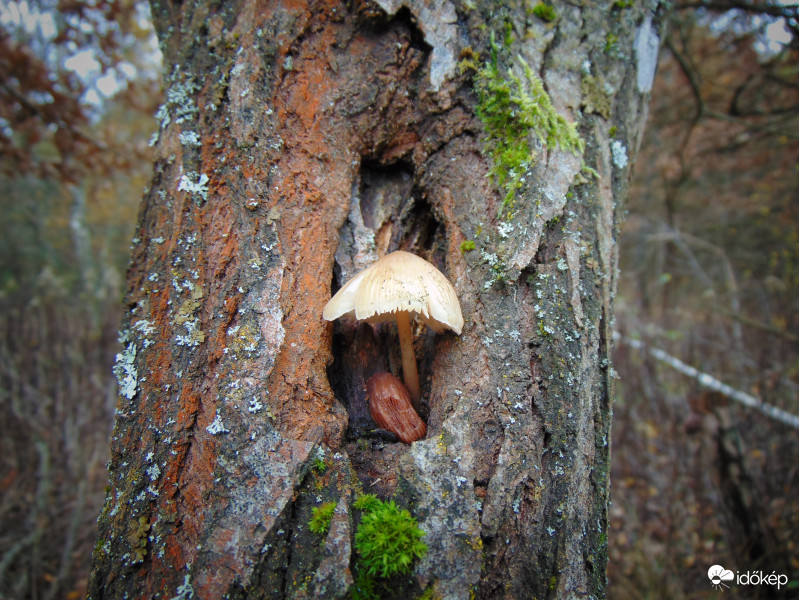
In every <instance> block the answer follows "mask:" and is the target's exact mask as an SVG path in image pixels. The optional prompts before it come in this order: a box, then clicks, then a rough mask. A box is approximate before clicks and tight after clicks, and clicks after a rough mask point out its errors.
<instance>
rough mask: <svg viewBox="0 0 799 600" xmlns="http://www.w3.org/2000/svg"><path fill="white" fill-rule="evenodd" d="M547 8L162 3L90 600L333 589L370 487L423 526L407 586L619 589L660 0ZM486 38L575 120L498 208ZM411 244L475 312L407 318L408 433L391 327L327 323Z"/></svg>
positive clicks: (319, 593) (596, 592) (403, 591)
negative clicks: (625, 239) (394, 407)
mask: <svg viewBox="0 0 799 600" xmlns="http://www.w3.org/2000/svg"><path fill="white" fill-rule="evenodd" d="M553 7H554V13H551V14H549V15H546V14H544V11H543V10H542V9H540V8H537V7H535V6H533V5H532V3H522V2H507V3H503V5H502V6H498V4H497V3H496V2H493V1H492V0H474V1H472V2H465V3H462V4H457V5H456V4H455V3H451V2H448V1H446V0H442V1H441V2H425V1H422V0H402V1H400V0H378V1H375V2H372V1H368V0H363V1H357V0H355V1H353V2H351V3H349V4H345V3H339V2H335V1H318V2H313V1H303V0H297V1H295V2H269V3H265V2H257V1H252V0H239V1H229V2H223V3H214V2H210V1H209V0H196V1H193V2H185V3H183V5H182V6H179V5H177V4H175V3H171V2H166V1H163V2H162V1H158V0H153V17H154V20H155V23H156V28H157V29H158V32H159V36H160V39H161V44H162V50H163V53H164V64H165V65H169V67H168V69H167V70H168V74H167V81H166V85H167V102H166V104H165V106H164V107H163V109H162V110H161V111H160V112H159V118H161V129H160V132H159V139H158V142H157V155H158V156H157V159H156V164H155V170H154V175H153V181H152V185H151V187H150V189H149V190H147V192H146V193H145V197H144V202H143V204H142V209H141V213H140V216H139V231H138V234H137V237H136V238H135V240H134V248H133V259H132V264H131V268H130V272H129V286H130V287H129V292H128V295H127V307H128V309H129V315H128V317H127V318H126V322H125V324H124V330H123V332H122V334H121V338H122V341H123V345H124V351H123V352H122V353H121V354H120V355H119V356H118V357H117V366H116V369H115V371H116V373H117V375H118V378H119V381H120V393H121V399H120V403H119V406H118V409H117V422H116V427H115V430H114V434H113V441H112V452H113V455H112V461H111V465H110V470H111V486H110V491H109V495H108V499H107V502H106V506H105V508H104V510H103V512H102V514H101V517H100V520H99V526H100V535H99V539H98V543H97V547H96V550H95V557H94V568H93V573H92V578H91V581H90V592H89V595H90V597H92V598H96V599H99V598H122V597H130V598H134V597H139V598H152V597H161V598H192V597H193V598H221V597H231V598H245V597H246V598H250V597H255V598H262V597H264V598H341V597H344V596H345V595H346V594H347V593H348V591H349V590H350V589H351V587H352V581H353V578H352V571H351V568H350V567H351V566H352V564H353V563H354V560H355V558H356V556H355V552H354V550H353V545H352V538H353V534H354V523H355V521H354V520H353V510H352V508H351V504H352V501H353V500H354V498H355V497H356V496H357V494H358V493H360V492H361V491H368V492H375V493H378V495H380V496H381V497H384V498H387V497H388V496H391V495H393V497H394V498H396V500H397V502H398V503H399V504H401V505H403V506H407V507H408V508H409V509H410V510H411V512H412V514H413V515H414V516H415V517H416V518H417V520H418V523H419V526H420V527H421V528H422V529H423V530H424V531H425V532H426V536H425V538H424V540H425V542H426V543H427V545H428V547H429V552H428V553H427V555H426V556H425V557H424V558H423V559H421V560H420V561H418V562H417V564H416V566H415V572H414V576H413V577H412V578H410V579H409V580H407V581H406V580H403V581H402V582H400V583H398V584H397V587H396V588H395V589H396V591H395V594H396V597H402V598H410V597H414V595H418V594H420V593H421V592H422V591H423V590H425V589H428V588H431V589H432V591H433V592H434V594H435V597H440V598H469V597H470V594H474V597H477V598H532V597H537V598H546V597H569V596H571V595H579V596H594V597H602V596H604V590H605V572H606V562H607V502H608V497H609V480H608V471H609V469H608V467H609V459H610V456H609V453H610V446H609V442H610V417H611V399H612V388H613V372H612V369H611V367H610V343H611V328H612V314H613V312H612V307H613V295H614V290H615V280H616V268H617V258H616V235H617V229H618V225H619V220H620V218H621V214H622V211H623V208H622V207H623V201H624V198H625V195H626V192H627V182H628V179H629V172H630V167H631V162H632V160H633V157H634V154H635V151H636V149H637V146H638V140H639V138H640V135H641V130H642V127H643V123H644V120H645V113H646V101H647V99H648V93H649V91H650V89H651V84H652V78H653V77H654V69H655V63H656V57H657V51H658V45H659V35H658V33H657V31H658V28H659V23H660V22H661V15H660V14H659V13H658V12H657V11H655V12H653V8H652V3H638V2H635V3H628V2H616V3H614V4H606V3H600V5H595V4H588V5H586V6H584V7H579V6H574V5H570V4H565V3H555V4H554V5H553ZM553 16H554V20H548V19H549V17H553ZM492 33H493V34H494V35H495V36H496V40H497V43H496V52H495V54H496V57H497V65H498V69H499V73H500V74H502V76H507V77H508V81H511V80H512V78H511V76H510V75H508V73H509V72H513V73H515V74H516V75H517V76H518V77H519V78H521V80H522V81H523V77H524V76H523V73H522V72H521V70H520V69H521V67H522V65H523V63H522V61H524V62H525V63H527V64H528V65H529V66H530V67H531V69H532V72H533V73H534V74H536V75H537V76H538V77H540V79H541V80H542V81H543V83H544V86H545V88H546V90H547V92H548V95H549V98H550V99H551V102H552V104H553V105H554V108H555V110H556V111H557V112H558V114H560V115H562V116H563V117H565V118H566V119H567V120H568V121H573V122H576V123H577V125H578V127H579V132H580V135H581V136H582V138H583V140H584V141H585V150H584V152H579V153H578V154H579V155H574V154H572V153H570V152H567V151H565V150H561V149H558V148H557V147H556V146H552V147H547V146H545V145H544V144H542V143H541V141H540V140H539V139H538V138H537V137H536V136H535V135H531V136H530V143H531V144H533V145H534V154H535V156H536V161H535V162H534V164H533V165H532V166H530V168H529V170H528V172H527V173H526V174H525V176H524V178H523V180H522V182H521V184H520V187H519V189H518V190H517V191H516V192H515V202H514V204H513V209H512V214H511V215H509V214H508V212H509V211H508V210H507V209H506V208H503V206H502V198H503V196H504V195H505V192H504V190H502V189H500V188H499V187H498V186H497V185H495V183H494V182H493V181H492V179H491V178H490V177H488V176H487V175H488V174H489V171H491V169H492V160H491V158H490V157H489V156H488V155H487V154H484V148H485V145H486V143H487V138H486V133H485V128H484V125H483V123H482V122H481V120H480V118H478V116H477V107H478V95H477V94H476V92H475V88H474V79H475V69H474V68H470V65H469V64H468V62H469V61H471V62H472V63H473V66H475V67H477V68H478V69H479V68H480V66H481V65H484V64H485V63H486V61H488V60H490V56H491V50H490V37H491V34H492ZM477 54H479V58H478V57H477ZM461 60H464V61H466V62H464V63H463V64H461V67H462V68H459V65H458V63H459V61H461ZM545 137H546V136H545ZM550 141H551V140H550ZM592 169H593V170H594V171H595V173H594V172H592ZM468 241H471V242H474V250H469V247H470V244H464V245H462V244H463V243H464V242H468ZM395 249H404V250H408V251H411V252H414V253H416V254H419V255H421V256H423V257H425V258H427V259H428V260H430V261H431V262H433V263H434V264H436V265H437V266H438V267H439V268H440V269H441V270H442V271H443V272H444V273H445V274H446V275H447V276H448V277H449V279H450V281H452V282H453V284H454V286H455V288H456V290H457V291H458V294H459V297H460V300H461V306H462V309H463V314H464V317H465V319H466V325H465V327H464V331H463V334H462V335H461V336H459V337H457V336H454V335H453V334H441V335H433V334H432V333H431V332H429V331H422V330H421V329H418V330H417V332H416V353H417V357H418V359H419V369H420V379H421V381H422V395H423V399H422V404H423V411H422V412H423V417H424V418H425V420H426V421H427V424H428V434H427V437H426V439H424V440H421V441H419V442H416V443H414V444H413V445H412V446H410V447H409V446H406V445H404V444H401V443H399V442H396V441H395V440H393V439H392V438H390V437H386V436H381V435H380V434H379V432H375V431H374V425H373V424H372V423H371V421H370V420H369V416H368V411H367V409H366V399H365V389H364V388H365V386H364V381H365V380H366V379H368V377H369V376H370V375H371V374H372V373H373V372H376V371H380V370H391V371H393V372H395V373H398V372H399V365H400V358H399V349H398V346H397V344H396V330H395V329H394V328H393V327H392V326H390V325H381V326H379V327H372V326H369V325H360V326H359V325H358V324H356V323H353V322H351V321H347V320H339V321H337V322H335V323H334V324H329V323H327V322H325V321H323V320H322V318H321V314H322V308H323V306H324V305H325V303H326V302H327V300H328V299H329V298H330V296H331V293H332V292H334V291H335V290H336V289H337V288H338V287H339V286H340V285H341V284H342V283H343V282H344V281H346V280H348V279H349V278H350V277H351V276H352V275H353V274H354V273H356V272H357V271H358V270H359V269H360V268H362V267H364V266H366V265H367V264H369V263H370V262H371V261H372V260H374V259H376V258H377V257H378V256H380V255H382V254H384V253H386V252H388V251H392V250H395ZM322 463H324V464H322ZM323 501H334V502H336V503H337V508H336V512H335V514H334V517H333V520H332V523H331V527H330V531H329V533H328V534H326V535H325V536H320V535H319V534H315V533H312V532H310V531H309V528H308V522H309V520H310V517H311V512H312V509H313V508H314V507H317V506H319V505H320V503H321V502H323Z"/></svg>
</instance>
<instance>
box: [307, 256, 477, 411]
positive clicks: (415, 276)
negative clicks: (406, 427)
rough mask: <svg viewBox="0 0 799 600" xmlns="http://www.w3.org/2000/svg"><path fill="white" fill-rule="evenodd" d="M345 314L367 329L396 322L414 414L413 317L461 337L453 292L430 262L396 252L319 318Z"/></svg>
mask: <svg viewBox="0 0 799 600" xmlns="http://www.w3.org/2000/svg"><path fill="white" fill-rule="evenodd" d="M348 313H354V314H355V318H356V319H359V320H365V321H367V322H369V323H381V322H384V321H390V320H392V319H396V320H397V331H398V333H399V341H400V349H401V350H402V375H403V379H404V380H405V385H406V386H408V390H409V391H410V393H411V398H412V399H413V405H414V407H415V408H416V410H417V411H418V410H419V398H420V396H421V390H420V388H419V372H418V371H417V369H416V355H415V354H414V352H413V334H412V333H411V316H413V315H415V316H418V317H419V318H420V319H422V321H424V322H425V323H426V324H427V325H428V326H429V327H430V328H431V329H433V330H434V331H435V332H436V333H441V332H442V331H444V330H445V329H451V330H452V331H454V332H455V333H457V334H460V332H461V329H463V316H462V315H461V306H460V303H459V302H458V297H457V295H456V294H455V288H453V287H452V284H451V283H450V282H449V281H447V278H446V277H444V275H443V274H442V273H441V271H439V270H438V269H436V268H435V267H434V266H433V265H431V264H430V263H429V262H427V261H426V260H424V259H423V258H420V257H418V256H416V255H415V254H411V253H410V252H403V251H402V250H398V251H396V252H392V253H391V254H386V255H385V256H384V257H383V258H381V259H380V260H378V261H377V262H376V263H374V264H373V265H371V266H369V267H367V268H366V269H364V270H363V271H361V272H360V273H358V274H357V275H356V276H355V277H353V278H352V279H350V280H349V281H348V282H347V283H346V284H344V286H343V287H342V288H341V289H340V290H339V291H338V292H336V295H335V296H333V297H332V298H331V299H330V301H329V302H328V303H327V304H326V305H325V308H324V311H323V312H322V316H323V317H324V318H325V319H326V320H328V321H333V320H335V319H338V318H339V317H340V316H342V315H345V314H348Z"/></svg>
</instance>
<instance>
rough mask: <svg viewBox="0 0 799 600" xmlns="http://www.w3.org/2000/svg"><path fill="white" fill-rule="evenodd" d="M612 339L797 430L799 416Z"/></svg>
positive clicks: (636, 343)
mask: <svg viewBox="0 0 799 600" xmlns="http://www.w3.org/2000/svg"><path fill="white" fill-rule="evenodd" d="M613 339H614V340H616V341H619V342H622V343H624V344H627V345H628V346H630V347H631V348H635V349H637V350H643V351H646V352H648V353H649V354H650V355H651V356H652V357H653V358H655V359H657V360H659V361H661V362H664V363H666V364H667V365H669V366H670V367H671V368H673V369H675V370H676V371H679V372H680V373H682V374H683V375H687V376H688V377H692V378H693V379H695V380H696V381H697V382H698V383H699V385H701V386H702V387H706V388H708V389H709V390H713V391H714V392H718V393H719V394H723V395H724V396H726V397H727V398H729V399H730V400H735V401H736V402H738V403H740V404H742V405H744V406H746V407H748V408H753V409H755V410H757V411H759V412H761V413H763V414H764V415H766V416H767V417H769V418H771V419H774V420H775V421H779V422H780V423H783V424H784V425H788V426H790V427H794V428H796V429H799V415H795V414H793V413H790V412H788V411H786V410H783V409H781V408H778V407H776V406H774V405H773V404H768V403H767V402H763V401H762V400H761V399H760V398H758V397H757V396H753V395H751V394H747V393H746V392H742V391H741V390H736V389H735V388H734V387H732V386H729V385H727V384H726V383H724V382H722V381H720V380H718V379H716V378H715V377H713V376H712V375H708V374H707V373H703V372H702V371H700V370H699V369H695V368H694V367H692V366H691V365H688V364H685V363H684V362H683V361H681V360H680V359H679V358H676V357H674V356H672V355H671V354H668V353H667V352H664V351H663V350H660V349H659V348H651V347H649V346H647V345H646V344H645V343H644V342H642V341H641V340H635V339H632V338H628V337H624V336H622V335H621V334H619V333H617V332H614V334H613Z"/></svg>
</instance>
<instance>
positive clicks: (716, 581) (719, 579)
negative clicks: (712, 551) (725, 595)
mask: <svg viewBox="0 0 799 600" xmlns="http://www.w3.org/2000/svg"><path fill="white" fill-rule="evenodd" d="M707 576H708V578H709V579H710V583H712V584H713V587H714V588H715V589H717V590H721V591H722V592H723V591H724V590H723V589H722V588H729V587H730V586H729V585H727V584H726V583H724V582H725V581H732V580H733V579H734V578H735V574H734V573H733V572H732V571H730V570H728V569H725V568H724V567H722V566H721V565H713V566H712V567H710V568H709V569H708V570H707Z"/></svg>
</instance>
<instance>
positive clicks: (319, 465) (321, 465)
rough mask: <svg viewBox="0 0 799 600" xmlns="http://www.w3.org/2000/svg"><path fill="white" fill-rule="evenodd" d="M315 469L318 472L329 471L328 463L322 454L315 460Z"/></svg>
mask: <svg viewBox="0 0 799 600" xmlns="http://www.w3.org/2000/svg"><path fill="white" fill-rule="evenodd" d="M313 469H314V470H315V471H316V472H318V473H324V472H325V471H327V463H326V462H325V459H324V458H322V457H321V456H317V457H316V459H314V461H313Z"/></svg>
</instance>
